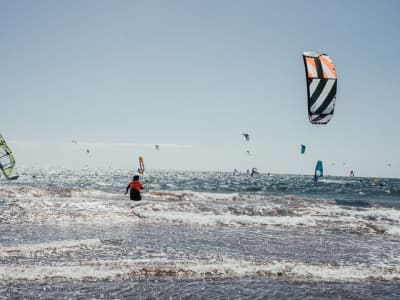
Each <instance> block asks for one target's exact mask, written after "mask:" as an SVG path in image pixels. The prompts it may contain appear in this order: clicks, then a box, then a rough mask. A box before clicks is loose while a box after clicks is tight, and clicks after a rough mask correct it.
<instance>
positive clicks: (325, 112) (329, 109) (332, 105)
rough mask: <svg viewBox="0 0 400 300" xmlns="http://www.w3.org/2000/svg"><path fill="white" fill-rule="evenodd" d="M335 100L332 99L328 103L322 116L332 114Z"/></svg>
mask: <svg viewBox="0 0 400 300" xmlns="http://www.w3.org/2000/svg"><path fill="white" fill-rule="evenodd" d="M335 100H336V98H333V99H332V101H331V103H329V105H328V107H327V108H325V110H324V111H323V114H331V113H333V110H334V108H335Z"/></svg>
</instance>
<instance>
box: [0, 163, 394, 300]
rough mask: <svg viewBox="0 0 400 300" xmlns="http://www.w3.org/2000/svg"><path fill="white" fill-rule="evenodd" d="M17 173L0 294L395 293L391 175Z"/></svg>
mask: <svg viewBox="0 0 400 300" xmlns="http://www.w3.org/2000/svg"><path fill="white" fill-rule="evenodd" d="M131 175H132V174H131V173H130V172H129V171H128V170H89V169H84V170H78V171H77V170H67V169H25V170H22V171H21V170H20V178H19V179H18V180H17V181H12V182H7V181H6V180H0V210H1V215H0V299H31V298H32V299H62V298H68V299H126V298H129V299H267V298H268V299H399V298H400V180H399V179H380V181H379V182H374V181H373V179H372V178H347V177H325V178H323V179H322V180H320V181H319V182H317V183H315V182H313V181H312V177H311V176H295V175H274V174H272V175H267V174H260V175H258V176H256V177H254V178H253V177H248V176H246V175H245V174H238V175H233V174H232V173H223V172H188V171H185V172H184V171H150V172H147V173H146V174H145V175H144V177H143V178H142V182H143V184H144V186H145V190H144V192H143V200H142V201H139V202H134V201H130V200H129V199H128V196H125V195H123V192H124V191H125V187H126V185H127V183H128V181H129V180H130V178H131Z"/></svg>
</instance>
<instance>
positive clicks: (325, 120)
mask: <svg viewBox="0 0 400 300" xmlns="http://www.w3.org/2000/svg"><path fill="white" fill-rule="evenodd" d="M332 116H333V115H332V114H328V115H326V116H325V117H324V118H322V119H320V120H318V121H316V120H317V119H318V118H319V117H321V115H311V116H310V120H311V122H315V123H328V122H329V121H330V119H332Z"/></svg>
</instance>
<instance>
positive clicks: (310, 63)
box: [303, 51, 337, 124]
mask: <svg viewBox="0 0 400 300" xmlns="http://www.w3.org/2000/svg"><path fill="white" fill-rule="evenodd" d="M303 60H304V66H305V69H306V77H307V99H308V101H307V107H308V117H309V119H310V122H311V123H312V124H328V123H329V121H330V120H331V119H332V116H333V112H334V109H335V101H336V87H337V77H336V69H335V66H334V65H333V63H332V60H331V59H330V58H329V56H328V55H326V54H321V53H315V52H308V51H307V52H303Z"/></svg>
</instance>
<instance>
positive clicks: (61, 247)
mask: <svg viewBox="0 0 400 300" xmlns="http://www.w3.org/2000/svg"><path fill="white" fill-rule="evenodd" d="M100 244H101V241H100V240H99V239H87V240H66V241H51V242H46V243H36V244H21V245H15V246H9V247H0V258H1V257H14V256H25V257H32V256H34V255H36V254H38V253H48V252H52V253H62V252H70V251H76V250H78V249H88V248H89V249H92V248H95V247H97V246H99V245H100Z"/></svg>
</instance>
